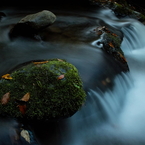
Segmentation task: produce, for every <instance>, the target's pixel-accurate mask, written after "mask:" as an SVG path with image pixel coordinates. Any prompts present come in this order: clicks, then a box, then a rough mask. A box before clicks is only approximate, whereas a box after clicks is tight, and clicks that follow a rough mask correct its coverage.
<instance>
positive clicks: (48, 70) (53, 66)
mask: <svg viewBox="0 0 145 145" xmlns="http://www.w3.org/2000/svg"><path fill="white" fill-rule="evenodd" d="M8 92H9V93H8ZM6 93H7V94H6ZM5 94H6V95H5ZM8 94H9V95H10V96H9V95H8ZM28 94H29V95H30V96H29V95H28ZM0 96H1V103H0V114H1V115H3V114H8V115H10V116H12V117H18V118H23V117H25V118H28V119H57V118H65V117H69V116H71V115H73V114H74V113H75V112H76V111H78V110H79V108H80V107H81V106H82V104H83V103H84V101H85V97H86V94H85V92H84V90H83V85H82V81H81V79H80V76H79V74H78V70H77V69H76V68H75V67H74V66H73V65H72V64H70V63H68V62H66V61H64V60H60V59H52V60H46V61H43V62H33V63H30V64H27V65H25V66H23V67H21V68H19V69H17V70H15V71H13V72H12V73H11V74H7V75H3V76H2V79H1V80H0ZM23 96H25V97H23ZM4 99H5V100H6V101H5V103H3V102H4Z"/></svg>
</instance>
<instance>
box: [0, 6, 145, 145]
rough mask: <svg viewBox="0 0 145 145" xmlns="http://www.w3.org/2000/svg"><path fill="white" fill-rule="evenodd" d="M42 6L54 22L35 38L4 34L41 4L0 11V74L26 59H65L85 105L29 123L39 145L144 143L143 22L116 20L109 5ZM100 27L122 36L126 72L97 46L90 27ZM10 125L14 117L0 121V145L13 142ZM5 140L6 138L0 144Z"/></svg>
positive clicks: (95, 37)
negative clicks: (76, 74) (80, 85)
mask: <svg viewBox="0 0 145 145" xmlns="http://www.w3.org/2000/svg"><path fill="white" fill-rule="evenodd" d="M45 9H46V8H45ZM47 9H48V10H51V11H52V12H53V13H54V14H56V16H57V20H56V22H55V23H54V24H53V25H52V26H50V27H49V28H47V29H46V30H44V31H43V32H42V33H41V34H40V35H41V36H42V39H41V40H40V41H34V40H31V39H27V38H18V39H15V40H13V41H12V40H10V38H9V35H8V33H9V31H10V29H11V27H12V26H13V25H14V24H16V23H17V22H18V21H19V20H20V19H21V18H23V17H24V16H25V15H27V14H29V13H35V12H38V11H40V10H42V9H41V8H39V9H38V8H37V9H34V8H33V9H27V10H23V9H15V8H3V9H1V10H0V11H3V12H4V13H5V14H6V17H5V18H3V19H2V20H1V22H0V68H1V69H0V75H3V74H5V73H7V72H9V71H11V70H12V69H14V68H15V67H16V66H17V65H20V64H22V63H24V62H27V61H31V60H40V59H49V58H60V59H66V60H67V61H68V62H70V63H72V64H74V65H75V66H76V67H77V68H78V70H79V72H80V76H81V78H82V80H83V84H84V89H85V90H86V92H87V101H86V104H85V105H84V106H83V107H82V108H81V110H79V111H78V112H77V113H76V114H75V115H73V116H72V117H71V118H69V119H65V120H60V121H56V122H52V121H46V122H36V121H35V123H34V122H29V123H28V126H29V128H30V129H31V130H32V131H33V133H34V135H35V137H36V139H37V141H38V142H39V144H40V145H144V144H145V139H144V136H143V135H144V133H145V123H144V121H145V115H144V112H145V109H144V100H145V99H144V96H143V95H144V94H145V92H144V88H143V86H144V80H145V77H144V72H145V70H144V67H143V64H144V61H145V59H144V46H145V43H144V42H145V41H144V38H143V36H144V32H145V28H144V26H143V25H142V24H140V23H139V22H137V21H135V20H133V19H121V20H120V19H118V18H116V17H115V16H114V14H113V12H111V11H110V10H108V9H104V10H99V9H97V8H95V9H92V8H91V9H89V8H88V7H85V8H84V7H80V8H79V9H75V10H74V8H73V9H70V8H67V7H65V8H64V7H63V8H60V9H58V8H54V7H48V8H47ZM104 25H105V26H107V27H109V28H110V29H111V30H113V31H114V32H116V33H117V34H118V35H122V34H123V35H124V39H123V43H122V49H123V51H124V53H125V55H126V58H127V61H128V64H129V68H130V72H129V73H123V72H121V70H122V68H121V66H119V65H118V64H117V62H115V61H114V60H113V59H112V58H111V57H110V56H108V55H106V54H105V53H104V52H103V51H102V50H101V46H99V45H97V44H96V40H98V39H99V38H98V36H97V35H96V34H95V33H94V31H93V30H94V28H96V27H97V26H104ZM110 86H112V87H111V88H110ZM15 124H17V125H16V126H18V125H19V123H17V121H15V120H12V121H9V120H8V123H5V122H3V121H1V122H0V126H3V127H0V135H1V136H0V137H1V140H0V141H1V142H0V145H1V144H2V145H4V143H7V144H12V143H10V142H11V138H9V137H8V136H10V134H9V128H11V127H13V126H15ZM13 128H15V127H13ZM4 130H5V131H4ZM5 138H6V139H7V138H9V140H7V141H5V142H4V140H5ZM3 142H4V143H3ZM22 142H23V141H22Z"/></svg>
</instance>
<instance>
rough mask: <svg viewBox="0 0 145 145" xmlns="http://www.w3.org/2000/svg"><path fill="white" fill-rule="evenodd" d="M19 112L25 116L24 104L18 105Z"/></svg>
mask: <svg viewBox="0 0 145 145" xmlns="http://www.w3.org/2000/svg"><path fill="white" fill-rule="evenodd" d="M18 107H19V110H20V112H21V113H22V114H23V115H25V113H26V104H25V105H18Z"/></svg>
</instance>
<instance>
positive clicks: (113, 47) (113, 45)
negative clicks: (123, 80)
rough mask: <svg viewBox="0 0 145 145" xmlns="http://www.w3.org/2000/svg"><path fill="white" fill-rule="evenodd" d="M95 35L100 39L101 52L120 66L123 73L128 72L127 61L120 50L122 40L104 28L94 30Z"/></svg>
mask: <svg viewBox="0 0 145 145" xmlns="http://www.w3.org/2000/svg"><path fill="white" fill-rule="evenodd" d="M100 32H101V33H100ZM96 33H97V34H99V35H100V37H102V39H101V41H100V42H99V43H100V44H102V46H103V47H102V50H103V51H105V52H106V53H107V54H109V55H110V56H111V57H112V58H113V59H114V60H115V61H116V62H117V63H118V65H121V66H122V68H124V71H129V67H128V64H127V60H126V58H125V56H124V53H123V51H122V49H121V42H122V38H121V37H120V36H118V35H117V34H115V33H113V32H111V31H110V30H109V29H108V28H107V27H106V26H102V27H98V28H96Z"/></svg>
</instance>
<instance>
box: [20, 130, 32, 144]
mask: <svg viewBox="0 0 145 145" xmlns="http://www.w3.org/2000/svg"><path fill="white" fill-rule="evenodd" d="M20 134H21V136H22V137H23V138H24V139H25V140H26V141H27V142H29V143H30V135H29V132H28V131H27V130H24V129H23V130H22V131H21V133H20Z"/></svg>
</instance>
